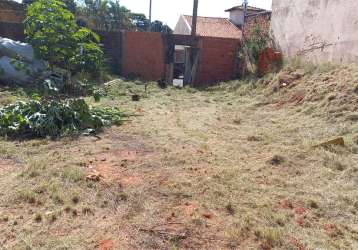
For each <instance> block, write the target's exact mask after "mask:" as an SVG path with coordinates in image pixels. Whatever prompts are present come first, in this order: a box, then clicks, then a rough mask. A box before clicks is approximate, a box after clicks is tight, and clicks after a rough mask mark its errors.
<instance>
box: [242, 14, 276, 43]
mask: <svg viewBox="0 0 358 250" xmlns="http://www.w3.org/2000/svg"><path fill="white" fill-rule="evenodd" d="M270 25H271V13H270V12H266V13H263V14H260V15H255V16H249V17H247V19H246V24H245V29H244V35H245V38H250V36H251V33H252V31H253V30H254V29H255V28H256V27H257V26H259V27H260V28H261V29H262V30H264V31H265V32H267V34H269V32H270Z"/></svg>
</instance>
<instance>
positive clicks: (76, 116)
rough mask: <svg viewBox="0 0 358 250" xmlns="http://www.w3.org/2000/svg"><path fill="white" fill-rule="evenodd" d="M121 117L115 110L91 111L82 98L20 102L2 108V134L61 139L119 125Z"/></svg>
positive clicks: (0, 110) (94, 109)
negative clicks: (86, 131)
mask: <svg viewBox="0 0 358 250" xmlns="http://www.w3.org/2000/svg"><path fill="white" fill-rule="evenodd" d="M124 116H125V115H124V114H122V113H121V112H120V111H119V110H118V109H114V108H106V109H102V108H91V107H89V106H88V105H87V103H86V102H85V101H84V100H83V99H74V100H72V99H70V100H66V101H45V100H43V101H35V100H31V101H29V102H18V103H16V104H12V105H9V106H6V107H4V108H1V109H0V135H6V136H24V135H28V136H37V137H45V136H50V137H58V136H64V135H72V134H76V133H80V132H83V131H84V130H90V131H96V130H98V129H100V128H102V127H104V126H109V125H111V124H116V125H119V124H120V123H121V122H122V121H123V119H122V118H123V117H124Z"/></svg>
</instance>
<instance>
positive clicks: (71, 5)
mask: <svg viewBox="0 0 358 250" xmlns="http://www.w3.org/2000/svg"><path fill="white" fill-rule="evenodd" d="M36 1H37V0H23V1H22V2H23V4H26V5H30V4H33V3H34V2H36ZM60 1H61V2H63V3H64V4H65V5H66V7H67V9H68V10H70V11H71V12H72V13H75V12H76V2H75V0H60Z"/></svg>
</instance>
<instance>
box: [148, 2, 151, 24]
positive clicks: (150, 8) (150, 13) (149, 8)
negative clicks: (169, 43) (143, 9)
mask: <svg viewBox="0 0 358 250" xmlns="http://www.w3.org/2000/svg"><path fill="white" fill-rule="evenodd" d="M151 27H152V0H149V25H148V31H150V30H151Z"/></svg>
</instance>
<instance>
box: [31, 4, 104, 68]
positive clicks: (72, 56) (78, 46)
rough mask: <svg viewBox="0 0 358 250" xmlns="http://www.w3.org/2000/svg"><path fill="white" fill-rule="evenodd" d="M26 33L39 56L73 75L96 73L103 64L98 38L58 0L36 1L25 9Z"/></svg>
mask: <svg viewBox="0 0 358 250" xmlns="http://www.w3.org/2000/svg"><path fill="white" fill-rule="evenodd" d="M25 34H26V36H27V39H28V41H29V42H30V44H31V45H32V46H33V47H34V50H35V52H36V54H37V56H38V57H40V58H42V59H44V60H46V61H48V62H49V63H50V65H51V66H57V67H60V68H64V69H66V70H68V71H70V72H71V73H72V74H74V73H77V72H80V71H86V72H92V73H96V72H98V70H99V69H100V67H101V65H102V63H103V51H102V50H101V48H100V47H99V46H98V42H99V37H98V36H97V35H96V34H95V33H93V32H92V31H90V30H88V29H86V28H80V27H78V25H77V24H76V20H75V17H74V15H73V14H72V13H71V12H70V11H69V10H68V9H67V8H66V5H65V4H64V3H63V2H62V1H60V0H37V1H36V2H34V3H33V4H31V5H30V6H29V8H28V9H27V19H26V26H25Z"/></svg>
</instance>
